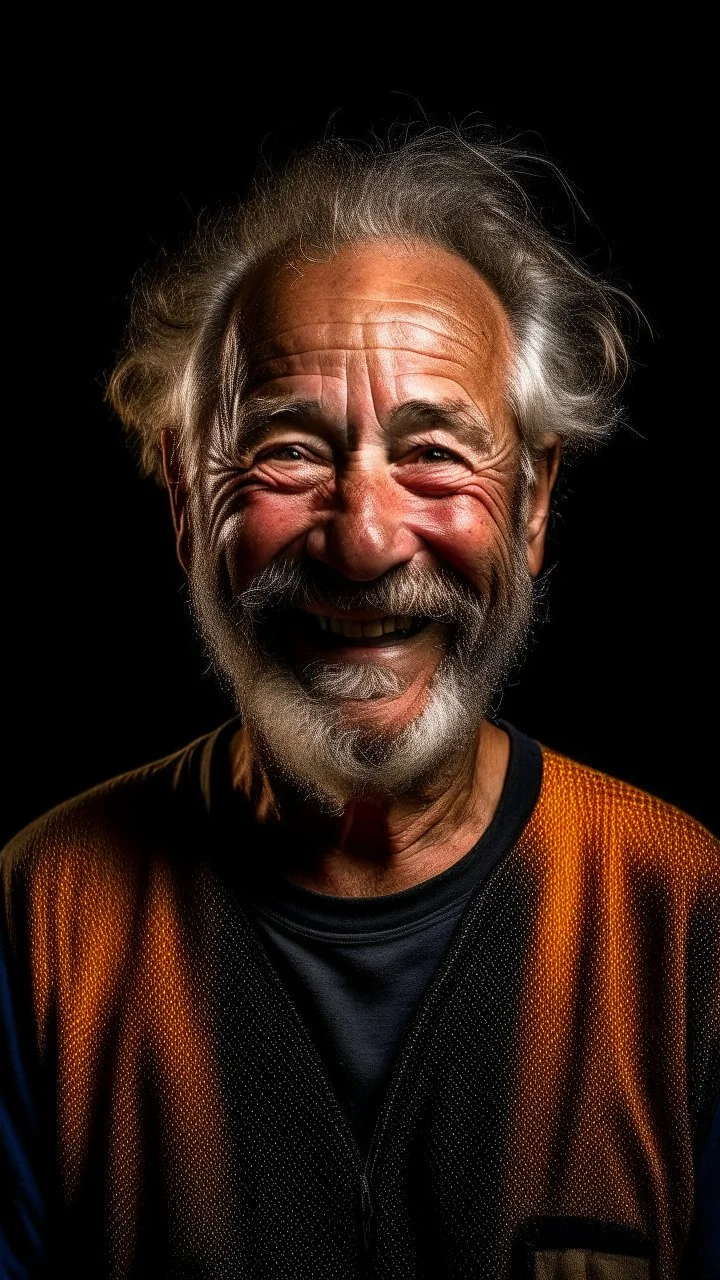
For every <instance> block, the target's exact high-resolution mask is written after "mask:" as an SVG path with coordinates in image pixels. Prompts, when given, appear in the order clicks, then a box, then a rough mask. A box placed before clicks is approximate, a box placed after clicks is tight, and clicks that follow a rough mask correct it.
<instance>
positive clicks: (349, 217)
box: [108, 129, 627, 479]
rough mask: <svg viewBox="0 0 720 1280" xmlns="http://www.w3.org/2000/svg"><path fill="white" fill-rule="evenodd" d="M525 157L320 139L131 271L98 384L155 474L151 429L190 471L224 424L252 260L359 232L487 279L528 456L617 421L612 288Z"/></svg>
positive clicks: (601, 432)
mask: <svg viewBox="0 0 720 1280" xmlns="http://www.w3.org/2000/svg"><path fill="white" fill-rule="evenodd" d="M527 160H528V157H527V155H526V154H525V153H522V152H519V151H516V150H513V149H512V148H510V147H508V146H505V145H502V144H500V143H496V142H488V141H483V142H478V141H476V140H474V139H473V138H472V137H469V136H466V135H463V134H462V133H461V132H459V131H454V130H448V129H430V130H427V131H426V132H424V133H423V134H421V135H420V136H416V137H411V138H409V139H406V140H404V141H401V142H392V141H390V142H386V143H380V142H377V143H374V144H373V145H372V146H369V145H368V146H363V145H360V144H357V143H350V142H347V141H337V140H333V141H324V142H320V143H317V144H315V145H314V146H312V147H310V148H309V149H308V150H306V151H304V152H302V153H300V154H299V155H297V156H295V158H294V159H293V160H292V161H291V163H290V164H289V165H288V166H287V167H286V168H285V169H283V170H281V171H280V172H276V173H269V174H268V173H266V174H264V176H263V177H262V178H260V179H258V180H256V183H255V186H254V188H253V190H252V191H251V193H250V196H249V198H248V199H247V200H246V201H245V202H243V203H240V204H238V205H236V206H235V207H233V208H228V209H226V210H225V211H224V212H223V213H222V214H221V215H220V216H219V217H216V218H214V219H213V220H210V221H207V222H206V223H205V224H204V225H203V226H201V227H200V229H199V231H198V232H197V234H196V236H195V238H194V239H193V241H192V243H191V244H190V245H189V246H188V247H187V248H186V249H185V251H184V252H183V253H181V254H180V255H179V256H178V257H176V258H175V259H173V260H172V261H170V262H169V263H166V264H165V266H164V267H163V269H162V270H161V271H160V272H158V273H156V275H155V277H154V278H152V279H149V278H148V277H143V278H141V281H140V284H139V287H138V288H137V291H136V296H135V300H134V304H133V310H132V318H131V323H130V329H129V335H128V343H127V349H126V352H125V354H124V356H123V358H122V359H121V360H120V362H119V364H118V365H117V367H116V369H115V370H114V372H113V374H112V375H111V378H110V381H109V386H108V394H109V398H110V400H111V402H112V404H113V405H114V407H115V409H116V411H117V412H118V414H119V416H120V418H121V420H122V422H123V423H124V425H125V426H126V428H127V429H128V430H129V431H130V432H131V433H133V434H135V435H136V438H137V439H138V440H139V446H140V458H141V463H142V467H143V469H144V471H145V472H147V473H148V474H154V475H155V476H157V477H158V478H159V479H162V461H161V446H160V438H161V433H162V431H163V429H164V428H166V427H168V428H171V429H174V430H175V431H176V432H177V436H178V441H179V448H180V457H181V459H182V461H183V464H184V466H185V468H186V474H188V475H191V474H192V472H193V471H194V464H195V462H196V460H197V458H198V456H199V446H200V444H201V442H202V440H203V438H204V437H205V434H206V432H207V430H208V428H209V426H210V424H211V423H212V422H213V421H218V419H219V422H220V426H221V428H222V429H223V433H224V432H225V431H228V432H232V429H233V425H234V424H236V423H237V417H238V414H239V412H240V411H241V408H242V397H243V379H244V372H245V364H244V352H243V341H242V329H243V319H244V317H243V314H242V300H241V295H242V288H243V285H244V283H245V282H246V281H247V280H248V279H249V277H250V276H251V274H252V275H254V274H255V273H256V272H257V271H258V270H261V269H262V268H263V267H264V266H265V265H269V264H272V263H276V264H278V265H280V264H283V263H289V262H293V261H298V260H299V259H301V258H303V259H306V260H308V259H309V260H314V259H317V258H318V257H320V258H322V257H327V256H332V255H333V254H335V253H336V252H337V251H338V250H340V249H341V248H343V247H344V246H346V245H350V244H354V243H358V242H362V241H367V240H369V239H371V240H388V239H393V240H397V239H400V240H402V241H405V242H406V243H412V242H417V241H418V240H419V241H423V242H426V243H430V244H433V245H438V246H440V247H442V248H443V249H445V250H449V251H450V252H453V253H456V254H458V255H459V256H460V257H462V258H464V259H465V261H467V262H468V263H469V264H470V265H471V266H472V267H474V268H475V269H476V270H477V271H478V272H479V273H480V275H481V276H483V277H484V278H485V280H486V281H487V282H488V283H489V284H490V285H491V286H492V287H493V288H494V290H495V292H496V293H497V295H498V297H499V298H500V301H501V302H502V304H503V306H504V308H505V311H506V313H507V316H508V319H509V322H510V326H511V329H512V332H513V334H514V339H515V343H514V346H515V350H514V359H513V362H512V368H511V372H510V379H509V386H508V396H509V400H510V404H511V407H512V409H513V412H514V414H515V417H516V420H517V423H518V427H519V430H520V434H521V438H522V441H523V443H524V446H525V449H524V450H523V453H524V460H525V462H528V461H529V460H532V459H533V458H534V457H536V456H537V455H538V453H539V452H540V450H541V446H542V441H543V438H544V437H545V436H546V435H547V434H548V433H550V432H554V433H556V434H557V435H558V436H559V437H560V438H561V440H562V441H563V443H564V445H565V447H566V448H573V447H575V448H577V447H579V446H582V445H587V444H591V443H593V442H596V441H599V440H602V439H603V438H604V437H605V436H607V435H608V434H609V432H610V431H611V429H612V427H613V425H614V423H615V421H616V420H617V416H618V403H617V396H618V391H619V388H620V386H621V384H622V381H623V378H624V375H625V372H626V369H627V355H626V350H625V346H624V343H623V339H622V336H621V333H620V328H619V324H618V315H619V307H620V305H621V303H622V299H623V297H624V295H622V294H621V293H620V291H619V290H617V289H616V288H615V287H614V286H612V285H610V284H608V283H606V282H604V281H602V280H600V279H598V278H595V277H593V276H592V275H590V274H589V273H588V272H587V271H586V270H585V269H584V267H582V266H581V265H580V264H579V263H578V262H577V261H574V260H573V258H572V257H571V256H570V254H569V253H568V252H567V251H566V250H565V248H564V247H561V245H560V244H559V243H558V242H557V241H556V240H555V238H554V237H553V236H552V235H551V234H550V233H549V232H548V231H547V230H545V228H544V227H543V226H542V224H541V223H540V221H539V220H538V218H537V216H536V215H535V213H534V211H533V208H532V204H531V201H530V199H529V197H528V195H527V193H526V190H525V188H524V186H523V173H524V172H525V171H526V170H527Z"/></svg>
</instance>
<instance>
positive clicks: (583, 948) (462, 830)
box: [4, 134, 720, 1280]
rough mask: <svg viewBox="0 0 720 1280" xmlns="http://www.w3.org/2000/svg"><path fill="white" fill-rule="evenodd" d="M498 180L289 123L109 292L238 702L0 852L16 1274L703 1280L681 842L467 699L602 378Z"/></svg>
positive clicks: (635, 801) (658, 815) (648, 802)
mask: <svg viewBox="0 0 720 1280" xmlns="http://www.w3.org/2000/svg"><path fill="white" fill-rule="evenodd" d="M517 167H518V163H517V158H516V157H513V155H512V154H511V153H509V152H508V151H506V150H503V149H502V148H499V147H490V146H475V145H471V144H470V143H468V142H467V141H466V140H463V139H462V138H459V137H455V136H454V135H446V134H430V135H426V136H425V137H423V138H420V139H419V140H418V139H416V140H415V141H411V142H408V143H405V144H404V145H402V146H400V147H398V148H396V149H392V148H390V149H387V150H378V151H375V152H369V151H368V152H364V151H361V150H359V149H353V148H351V147H348V146H341V145H332V146H329V145H322V146H318V147H316V148H314V149H313V150H311V151H310V152H309V153H307V154H305V155H303V156H301V157H300V158H298V159H297V160H296V161H295V162H294V163H293V164H292V165H291V166H290V167H289V168H288V169H287V170H286V171H285V172H283V173H281V174H279V175H276V176H274V177H272V178H270V179H268V180H267V181H265V183H264V185H263V186H262V187H260V188H258V189H257V190H256V191H255V192H254V194H253V195H252V197H251V198H250V200H249V201H248V202H247V203H246V204H245V205H244V206H243V207H241V208H238V209H234V210H231V211H230V212H229V213H228V214H227V215H226V216H225V218H224V220H223V221H222V222H221V223H220V224H216V225H214V226H213V227H210V228H207V229H206V230H205V231H204V232H203V233H202V234H201V235H200V237H199V239H198V241H197V242H196V243H195V244H194V245H193V247H192V248H191V249H190V250H189V251H188V252H187V253H186V254H185V255H184V257H182V258H181V259H180V260H179V261H178V262H176V263H174V264H173V265H172V266H171V267H169V268H168V269H166V270H165V272H164V274H163V276H162V277H161V278H160V279H159V280H156V281H155V282H154V284H153V285H152V287H149V288H148V287H144V288H143V289H142V290H141V291H140V292H139V295H138V302H137V306H136V311H135V315H134V320H133V326H132V330H131V340H130V345H129V349H128V352H127V354H126V356H125V358H124V359H123V361H122V362H121V364H120V365H119V367H118V369H117V370H116V372H115V374H114V375H113V378H112V381H111V397H112V400H113V403H114V404H115V406H116V408H117V409H118V411H119V414H120V416H121V418H122V419H123V420H124V422H125V424H126V425H127V426H128V428H130V429H131V430H132V431H134V432H135V433H136V434H137V437H138V438H139V441H140V443H141V448H142V457H143V460H144V463H145V466H146V468H147V470H148V471H152V472H154V473H155V474H156V475H157V476H158V477H164V481H165V483H166V484H167V488H168V491H169V495H170V499H171V504H172V514H173V519H174V524H175V530H176V535H177V549H178V555H179V557H180V560H181V562H182V564H183V566H184V568H185V570H186V572H187V575H188V579H189V583H190V589H191V596H192V601H193V604H194V609H195V613H196V616H197V619H198V622H199V626H200V628H201V630H202V633H203V635H204V636H205V638H206V641H207V643H208V646H209V648H210V650H211V652H212V654H213V656H214V660H215V663H216V666H217V668H218V669H219V671H220V672H221V673H222V675H223V677H224V679H225V681H226V682H227V685H228V687H229V688H230V690H231V691H232V694H233V697H234V699H235V702H236V705H237V709H238V717H237V719H234V720H232V721H231V722H229V723H228V724H226V725H223V726H222V727H221V728H220V729H218V730H217V731H216V732H214V733H212V734H211V735H210V736H209V737H207V738H204V739H202V740H200V741H198V742H195V743H192V744H191V745H190V746H189V747H187V748H185V749H184V750H182V751H180V752H178V753H177V754H176V755H174V756H172V757H171V758H169V759H166V760H162V761H159V762H156V763H154V764H151V765H148V766H147V767H146V768H143V769H140V770H137V771H136V772H134V773H131V774H129V775H126V776H125V777H122V778H116V779H114V780H113V781H112V782H109V783H107V784H106V785H103V786H100V787H98V788H96V789H95V790H93V791H92V792H90V793H88V794H86V795H83V796H81V797H79V798H78V799H76V800H74V801H71V802H70V803H68V804H65V805H63V806H61V807H60V808H59V809H58V810H56V811H54V812H53V813H51V814H49V815H47V816H45V817H44V818H42V819H40V820H39V821H38V822H37V823H35V824H34V825H33V826H32V827H30V828H29V829H27V830H26V831H25V832H23V833H22V834H21V835H20V836H19V837H18V838H17V840H16V841H15V842H14V843H13V845H11V846H10V848H9V850H8V851H7V852H6V855H5V861H4V874H5V883H6V904H7V919H6V924H5V943H4V945H5V950H6V952H7V975H8V976H7V984H6V986H7V990H6V994H5V1002H6V1005H7V1010H6V1019H7V1024H8V1027H9V1034H10V1037H11V1039H10V1053H9V1055H8V1063H9V1069H8V1071H7V1075H8V1085H7V1087H8V1090H9V1098H8V1102H7V1111H6V1117H5V1122H4V1133H5V1138H4V1142H5V1147H6V1151H7V1159H8V1162H9V1164H10V1168H11V1191H10V1194H9V1198H8V1200H7V1203H6V1208H5V1218H6V1222H7V1241H8V1243H7V1246H6V1249H7V1256H8V1258H9V1259H11V1260H14V1261H11V1263H9V1270H10V1274H13V1275H16V1274H31V1273H32V1266H33V1264H35V1265H38V1266H39V1265H40V1261H41V1260H42V1259H43V1258H45V1259H48V1260H49V1261H50V1265H51V1268H54V1269H53V1270H52V1274H60V1273H61V1269H62V1268H63V1267H67V1269H68V1274H73V1275H78V1274H85V1273H88V1274H91V1275H94V1276H105V1275H107V1276H112V1277H136V1276H153V1277H154V1276H158V1277H160V1276H183V1277H248V1278H250V1277H252V1278H255V1277H258V1278H259V1277H267V1278H268V1280H271V1278H272V1280H275V1278H279V1277H287V1278H288V1280H290V1278H293V1280H294V1278H295V1277H305V1276H307V1277H317V1278H318V1280H330V1278H333V1280H351V1278H352V1277H360V1276H374V1277H375V1276H376V1277H383V1278H386V1280H404V1278H406V1277H407V1280H410V1278H411V1277H412V1278H416V1277H427V1278H429V1280H430V1278H433V1277H445V1276H447V1277H450V1276H452V1277H457V1278H458V1280H459V1278H460V1277H468V1278H469V1277H482V1278H484V1280H493V1278H495V1277H498V1278H499V1277H507V1276H510V1275H512V1274H518V1275H529V1276H535V1277H540V1276H543V1277H575V1276H577V1277H583V1276H594V1277H595V1276H596V1277H618V1278H619V1277H633V1278H635V1277H662V1278H663V1280H666V1278H669V1277H673V1276H676V1275H678V1274H681V1270H682V1268H685V1269H686V1270H687V1271H688V1274H691V1273H692V1274H700V1273H701V1272H700V1269H701V1268H702V1267H703V1266H706V1267H708V1268H709V1267H710V1266H711V1243H710V1229H709V1216H710V1213H711V1177H712V1168H711V1162H710V1156H709V1151H710V1142H711V1138H710V1134H711V1126H712V1120H713V1113H714V1108H715V1104H716V1095H717V1090H718V1079H719V1075H718V1058H717V1045H718V1012H717V1010H718V994H719V992H720V966H719V964H718V956H717V933H718V911H717V905H718V897H717V895H718V885H719V883H720V881H719V877H718V851H717V846H716V845H715V844H714V843H713V841H712V839H711V837H710V836H709V835H708V833H707V832H705V831H704V830H703V829H702V828H701V827H699V826H698V825H697V824H696V823H695V822H693V820H692V819H690V818H688V817H687V816H685V815H684V814H682V813H679V812H677V811H676V810H673V809H671V808H670V807H669V806H667V805H665V804H663V803H661V802H660V801H658V800H655V799H653V798H651V797H650V796H647V795H644V794H643V793H641V792H638V791H636V790H634V789H633V788H631V787H629V786H626V785H624V784H623V783H621V782H617V781H614V780H613V779H611V778H608V777H605V776H603V775H601V774H598V773H595V772H593V771H591V770H590V769H587V768H585V767H583V766H581V765H578V764H576V763H573V762H572V761H570V760H568V759H564V758H562V757H560V756H558V755H557V754H555V753H554V752H552V751H550V750H547V749H545V748H544V747H540V746H539V745H538V744H537V743H535V742H534V741H531V740H530V739H528V738H527V737H525V736H524V735H523V734H522V733H519V732H518V731H517V730H516V729H515V728H513V727H512V726H510V725H509V724H505V723H502V722H498V721H497V720H495V719H493V718H492V714H491V711H492V705H493V697H494V695H495V693H496V691H497V690H498V688H499V687H500V686H501V684H502V681H503V678H504V676H505V675H506V673H507V671H508V669H509V667H510V665H511V664H512V663H513V662H515V661H516V660H517V658H518V657H519V655H520V653H521V650H522V646H523V642H524V640H525V637H526V635H527V631H528V626H529V623H530V620H531V616H532V603H533V580H534V579H535V578H536V576H537V574H538V572H539V570H540V568H541V565H542V559H543V545H544V539H545V532H546V527H547V520H548V510H549V506H550V501H551V492H552V488H553V482H554V480H555V477H556V473H557V468H558V463H559V458H560V453H561V450H562V449H568V450H569V449H574V448H578V447H580V446H581V445H583V444H584V443H586V442H590V441H595V440H597V439H599V438H601V437H602V436H603V435H604V434H606V433H607V431H608V429H609V428H610V426H611V425H612V421H613V416H614V408H613V406H614V403H615V399H614V397H615V392H616V390H617V384H618V382H619V381H620V379H621V376H622V372H623V367H624V359H625V356H624V348H623V345H622V340H621V337H620V334H619V331H618V328H617V325H616V318H615V306H614V299H613V294H612V292H611V291H610V290H608V289H607V288H606V287H604V286H603V285H601V284H600V283H599V282H597V281H595V280H593V279H591V278H590V277H589V276H588V275H587V274H586V273H585V271H584V270H583V269H582V268H581V267H580V266H579V265H577V264H575V263H573V262H572V261H570V260H569V259H568V257H567V256H566V255H565V253H564V252H561V250H560V249H559V248H558V247H557V246H556V245H555V244H554V243H553V241H552V240H551V239H550V237H549V236H548V235H547V234H546V233H545V232H544V231H543V230H542V228H541V227H540V226H539V225H538V223H537V222H536V221H535V220H534V218H533V216H532V215H531V213H530V211H529V209H528V207H527V204H526V201H525V198H524V196H523V194H522V191H521V189H520V188H519V186H518V184H517V181H516V179H515V177H514V176H513V175H514V173H515V171H516V168H517ZM13 1266H14V1268H15V1269H14V1270H13V1269H12V1267H13ZM23 1266H25V1268H26V1270H25V1271H23V1270H22V1268H23ZM692 1267H695V1269H696V1270H695V1271H694V1272H691V1270H690V1269H691V1268H692ZM708 1274H710V1271H708Z"/></svg>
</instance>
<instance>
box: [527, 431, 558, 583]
mask: <svg viewBox="0 0 720 1280" xmlns="http://www.w3.org/2000/svg"><path fill="white" fill-rule="evenodd" d="M561 451H562V446H561V441H560V437H559V436H555V435H551V436H546V437H545V444H544V447H543V451H542V453H541V454H540V457H539V458H537V459H536V461H535V464H534V471H535V480H534V482H533V485H532V488H531V490H530V498H529V501H528V517H527V527H526V530H525V536H526V538H527V560H528V569H529V570H530V573H531V574H532V576H533V578H535V577H537V575H538V574H539V572H540V570H541V569H542V562H543V556H544V554H545V535H546V533H547V526H548V517H549V515H550V498H551V496H552V491H553V485H554V484H555V481H556V479H557V473H558V467H559V466H560V454H561Z"/></svg>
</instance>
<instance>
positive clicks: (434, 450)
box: [418, 445, 457, 462]
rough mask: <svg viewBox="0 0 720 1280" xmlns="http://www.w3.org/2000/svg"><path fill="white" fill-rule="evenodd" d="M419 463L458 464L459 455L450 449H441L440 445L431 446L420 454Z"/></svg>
mask: <svg viewBox="0 0 720 1280" xmlns="http://www.w3.org/2000/svg"><path fill="white" fill-rule="evenodd" d="M418 461H419V462H457V455H456V454H454V453H451V452H450V450H449V449H441V448H440V446H439V445H431V446H430V447H429V448H427V449H423V451H422V453H420V454H418Z"/></svg>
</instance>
